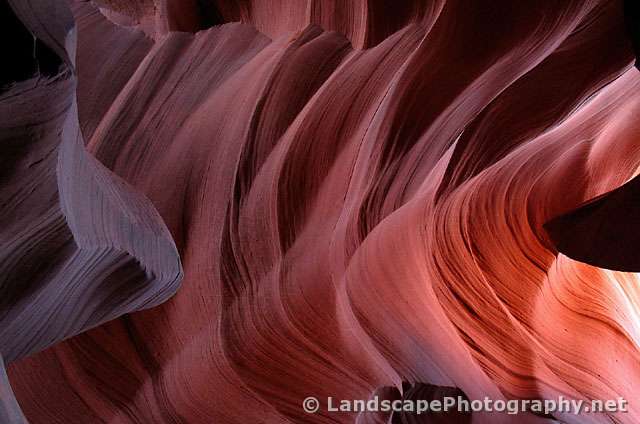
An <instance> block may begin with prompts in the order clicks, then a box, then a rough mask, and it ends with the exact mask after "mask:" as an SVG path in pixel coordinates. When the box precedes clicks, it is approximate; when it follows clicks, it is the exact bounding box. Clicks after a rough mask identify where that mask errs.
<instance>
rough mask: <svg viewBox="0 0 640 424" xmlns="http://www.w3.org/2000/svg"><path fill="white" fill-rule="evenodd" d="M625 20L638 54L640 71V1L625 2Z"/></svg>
mask: <svg viewBox="0 0 640 424" xmlns="http://www.w3.org/2000/svg"><path fill="white" fill-rule="evenodd" d="M624 20H625V25H626V27H627V33H628V34H629V38H631V43H632V44H633V51H634V52H635V54H636V68H638V69H640V2H639V1H638V0H625V1H624Z"/></svg>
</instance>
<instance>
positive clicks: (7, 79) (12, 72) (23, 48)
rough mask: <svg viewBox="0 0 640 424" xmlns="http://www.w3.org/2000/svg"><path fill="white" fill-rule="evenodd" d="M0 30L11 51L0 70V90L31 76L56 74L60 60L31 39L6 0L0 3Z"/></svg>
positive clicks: (31, 35) (43, 45)
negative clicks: (0, 29)
mask: <svg viewBox="0 0 640 424" xmlns="http://www.w3.org/2000/svg"><path fill="white" fill-rule="evenodd" d="M0 28H2V29H3V37H4V38H5V40H7V47H8V50H10V52H11V53H10V58H7V57H5V60H4V61H3V64H2V67H1V68H0V69H1V70H0V90H3V91H4V90H5V89H6V88H7V87H8V86H9V85H11V84H12V83H14V82H18V81H24V80H27V79H29V78H32V77H33V76H35V75H41V76H45V77H50V76H55V75H56V74H57V73H58V70H59V68H60V65H61V64H62V60H61V59H60V58H59V57H58V56H57V55H56V54H55V53H54V52H53V50H51V49H50V48H49V47H47V46H46V45H45V44H44V43H43V42H42V41H40V40H38V39H35V37H34V36H33V34H31V32H30V31H29V30H28V29H27V28H26V27H25V26H24V24H23V23H22V22H21V21H20V19H18V17H17V16H16V14H15V13H14V12H13V9H12V8H11V6H10V5H9V2H8V1H7V0H0ZM5 54H8V52H5Z"/></svg>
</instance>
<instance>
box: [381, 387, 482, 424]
mask: <svg viewBox="0 0 640 424" xmlns="http://www.w3.org/2000/svg"><path fill="white" fill-rule="evenodd" d="M402 387H403V392H404V395H403V396H402V400H411V401H413V402H416V401H419V400H425V401H428V402H431V401H435V400H439V401H441V403H443V404H444V400H445V398H454V399H456V401H457V400H458V399H459V398H461V399H464V400H465V401H467V402H468V401H469V398H468V397H467V395H466V394H465V393H464V392H463V391H462V390H461V389H459V388H457V387H446V386H435V385H432V384H425V383H415V384H410V383H407V382H403V383H402ZM457 409H458V408H456V407H452V408H451V409H450V410H448V411H446V412H445V411H440V412H435V411H426V412H423V413H421V414H416V413H410V412H394V413H393V415H392V417H391V424H423V423H424V424H427V423H428V424H467V423H471V417H472V413H471V412H470V411H469V412H465V411H461V412H459V411H458V410H457ZM461 409H464V408H461Z"/></svg>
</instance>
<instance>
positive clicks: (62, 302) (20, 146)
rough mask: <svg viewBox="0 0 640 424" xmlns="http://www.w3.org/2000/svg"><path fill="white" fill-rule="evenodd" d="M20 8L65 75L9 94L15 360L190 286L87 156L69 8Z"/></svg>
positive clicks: (6, 254) (8, 310)
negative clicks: (184, 284)
mask: <svg viewBox="0 0 640 424" xmlns="http://www.w3.org/2000/svg"><path fill="white" fill-rule="evenodd" d="M11 6H12V7H13V11H15V15H12V17H11V19H14V21H13V22H14V24H15V25H14V27H15V28H21V29H20V31H23V30H25V29H26V31H29V32H30V33H31V34H33V37H34V39H33V43H35V42H36V39H37V40H41V42H42V43H43V44H42V46H40V45H36V46H35V47H34V48H45V47H44V46H46V48H50V49H51V51H52V52H54V53H55V55H57V58H58V60H57V61H55V60H54V61H53V62H55V63H57V65H58V66H59V67H58V71H57V73H56V74H55V75H46V74H44V73H43V72H42V70H43V68H42V67H40V66H36V75H35V76H33V77H32V78H28V79H26V80H23V81H18V82H16V83H14V84H12V85H11V86H9V87H8V88H7V89H6V90H5V91H3V92H2V94H0V144H1V146H2V147H1V149H2V185H1V187H0V193H1V194H0V198H1V199H2V205H1V207H0V220H1V221H2V226H1V227H0V237H1V238H2V248H1V249H0V257H1V259H0V275H2V277H1V279H0V290H1V291H2V298H1V300H0V302H1V308H0V357H1V358H3V359H4V361H6V363H9V362H12V361H15V360H17V359H20V358H23V357H25V356H27V355H30V354H33V353H34V352H38V351H41V350H43V349H45V348H47V347H49V346H51V345H52V344H55V343H57V342H60V341H61V340H64V339H66V338H68V337H71V336H74V335H76V334H78V333H81V332H83V331H86V330H87V329H89V328H93V327H96V326H98V325H100V324H102V323H104V322H106V321H110V320H112V319H114V318H117V317H119V316H122V315H124V314H126V313H129V312H133V311H138V310H141V309H145V308H150V307H152V306H155V305H157V304H159V303H161V302H163V301H164V300H166V299H167V298H168V297H170V296H171V295H172V294H173V293H174V292H175V291H176V290H177V288H178V285H179V282H180V280H181V277H182V268H181V264H180V258H179V255H178V252H177V250H176V247H175V244H174V242H173V240H172V238H171V236H170V234H169V232H168V231H167V229H166V227H165V226H164V224H163V222H162V220H161V218H160V216H159V215H158V213H157V212H156V210H155V209H154V208H153V206H152V205H151V204H150V202H149V201H148V200H147V199H146V198H145V197H144V196H143V195H142V194H140V193H139V192H136V191H134V190H133V189H132V188H131V186H130V185H128V184H127V183H126V182H124V181H123V180H122V179H120V178H119V177H117V176H116V175H114V174H113V173H112V172H110V171H109V170H107V169H106V168H104V166H103V165H101V164H100V163H99V162H98V161H97V160H96V159H95V157H93V156H91V155H89V154H88V153H87V151H86V150H85V147H84V143H83V141H82V136H81V134H80V129H79V126H78V116H77V106H76V95H75V89H76V76H75V70H74V63H75V56H74V52H75V33H74V23H73V19H72V16H71V13H70V11H69V9H68V8H66V7H60V6H59V5H56V4H55V3H51V4H50V6H51V7H52V9H50V8H47V7H46V5H44V4H43V3H42V2H38V3H34V4H29V3H23V2H21V3H20V4H13V3H12V4H11ZM52 10H53V11H54V13H53V15H52V14H51V11H52ZM18 19H20V20H18ZM50 19H51V20H52V21H51V22H52V23H51V22H49V20H50ZM21 25H24V26H21ZM35 60H36V61H40V60H42V57H41V56H39V55H37V56H36V58H35ZM53 62H52V63H53ZM37 65H39V63H38V64H37ZM17 66H19V65H17ZM25 69H26V68H25ZM51 69H53V68H52V67H51ZM2 369H3V371H2V374H3V375H5V373H4V366H3V367H2ZM1 384H2V389H1V390H2V394H3V395H2V402H1V405H0V417H1V418H2V422H11V423H13V422H26V421H24V417H23V416H22V415H21V413H20V410H19V408H18V407H17V404H16V403H15V401H11V400H10V398H9V396H10V393H11V391H10V389H9V387H8V385H7V380H6V375H5V378H4V379H3V381H2V382H1ZM61 406H62V405H61Z"/></svg>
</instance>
